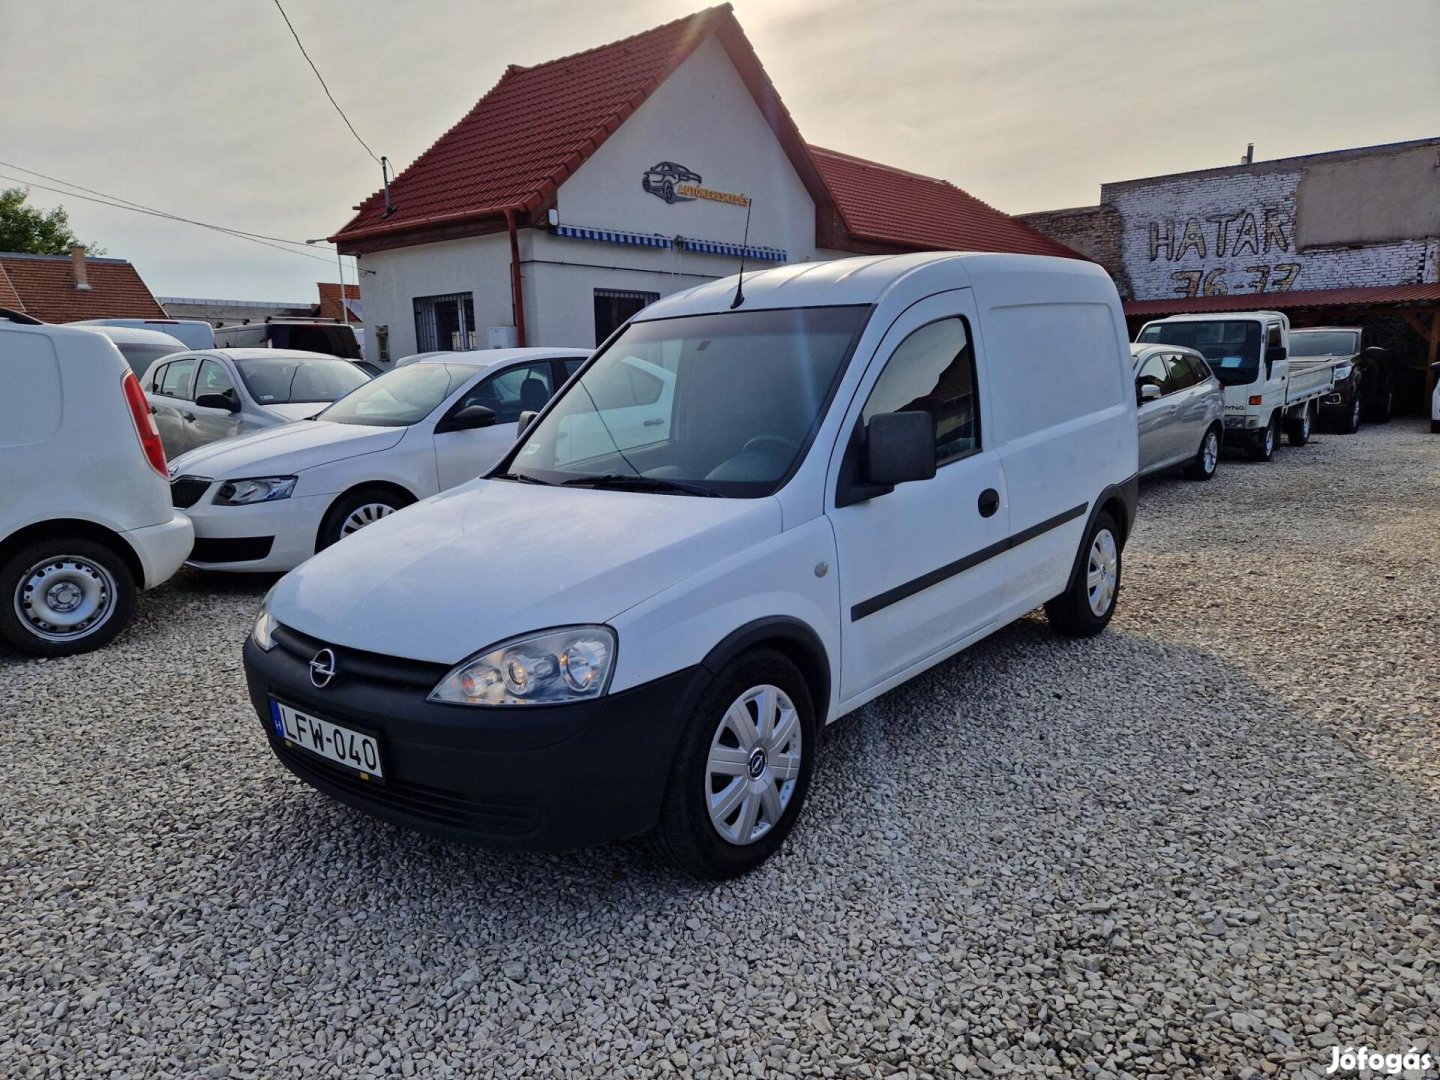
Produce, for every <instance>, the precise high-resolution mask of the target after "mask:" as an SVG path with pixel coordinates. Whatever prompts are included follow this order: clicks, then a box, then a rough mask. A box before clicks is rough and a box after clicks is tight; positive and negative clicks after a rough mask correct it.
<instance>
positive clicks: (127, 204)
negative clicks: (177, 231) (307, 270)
mask: <svg viewBox="0 0 1440 1080" xmlns="http://www.w3.org/2000/svg"><path fill="white" fill-rule="evenodd" d="M0 168H6V169H17V170H19V171H20V172H23V173H29V174H30V175H31V176H38V177H40V179H42V180H49V181H51V182H52V183H56V184H63V185H64V186H65V187H67V188H75V190H76V191H88V192H89V193H90V194H91V195H99V196H100V198H101V199H108V200H111V202H110V203H109V205H112V206H113V205H115V204H117V203H123V204H124V205H123V206H119V207H117V208H118V209H120V210H139V211H141V212H143V213H146V214H154V215H156V216H157V217H164V218H170V219H171V220H173V221H183V222H185V223H186V224H187V225H199V226H200V227H201V228H203V229H216V230H218V231H220V232H224V233H230V234H231V235H232V236H239V237H243V238H244V239H246V240H270V241H272V242H274V243H276V244H293V245H295V246H296V247H303V248H308V247H309V246H310V245H309V244H306V243H305V242H304V241H301V240H287V239H285V238H284V237H283V236H267V235H266V234H265V233H253V232H246V231H245V230H244V229H231V228H228V227H226V226H224V225H212V224H210V223H209V222H208V221H196V220H194V219H193V218H187V217H181V216H180V215H178V214H171V213H169V212H168V211H165V210H157V209H155V207H153V206H146V205H145V204H144V203H137V202H135V201H134V200H133V199H125V198H122V197H121V196H119V195H111V194H110V193H109V192H108V191H97V190H96V189H95V188H88V187H86V186H85V185H84V184H74V183H71V182H70V181H69V180H61V179H60V178H59V177H58V176H48V175H46V174H45V173H42V172H39V171H38V170H36V169H27V168H25V166H24V165H16V164H15V163H14V162H12V161H0ZM8 179H9V180H10V181H11V182H12V183H17V184H26V185H28V186H30V187H38V188H39V189H40V190H41V191H53V192H55V193H56V194H58V195H69V196H71V197H72V198H76V199H80V198H84V196H81V195H75V194H74V193H73V192H69V191H60V190H59V189H58V188H52V187H46V186H45V185H44V184H37V183H35V181H33V180H21V179H19V178H18V177H9V178H8ZM88 201H89V202H96V201H97V200H95V199H90V200H88Z"/></svg>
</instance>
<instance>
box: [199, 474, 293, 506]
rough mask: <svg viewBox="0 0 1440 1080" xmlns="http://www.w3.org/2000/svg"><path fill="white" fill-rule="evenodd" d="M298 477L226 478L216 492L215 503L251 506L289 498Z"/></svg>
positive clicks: (219, 504)
mask: <svg viewBox="0 0 1440 1080" xmlns="http://www.w3.org/2000/svg"><path fill="white" fill-rule="evenodd" d="M296 479H297V478H296V477H294V476H256V477H252V478H250V479H248V480H226V481H225V483H223V484H221V485H220V490H219V491H217V492H215V505H216V506H249V505H250V504H251V503H262V502H274V501H275V500H276V499H288V498H289V497H290V493H291V492H292V491H294V490H295V481H296Z"/></svg>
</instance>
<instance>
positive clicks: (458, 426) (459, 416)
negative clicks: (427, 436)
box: [435, 405, 495, 434]
mask: <svg viewBox="0 0 1440 1080" xmlns="http://www.w3.org/2000/svg"><path fill="white" fill-rule="evenodd" d="M493 423H495V410H494V409H490V408H487V407H486V406H484V405H467V406H465V408H463V409H461V410H460V411H459V412H457V413H456V414H455V415H454V416H449V417H446V418H445V419H444V420H442V421H441V422H440V423H439V424H437V425H435V432H436V434H441V433H444V432H446V431H474V430H475V429H476V428H487V427H489V426H490V425H492V424H493Z"/></svg>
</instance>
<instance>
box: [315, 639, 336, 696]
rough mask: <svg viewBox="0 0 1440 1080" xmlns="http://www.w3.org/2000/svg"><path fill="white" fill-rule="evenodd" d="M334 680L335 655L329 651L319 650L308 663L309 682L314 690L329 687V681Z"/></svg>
mask: <svg viewBox="0 0 1440 1080" xmlns="http://www.w3.org/2000/svg"><path fill="white" fill-rule="evenodd" d="M333 678H335V653H334V651H333V650H331V649H321V650H320V651H319V652H317V653H316V654H315V658H314V659H313V660H311V661H310V681H311V682H312V683H313V684H314V685H315V686H316V688H323V687H326V686H329V685H330V680H331V679H333Z"/></svg>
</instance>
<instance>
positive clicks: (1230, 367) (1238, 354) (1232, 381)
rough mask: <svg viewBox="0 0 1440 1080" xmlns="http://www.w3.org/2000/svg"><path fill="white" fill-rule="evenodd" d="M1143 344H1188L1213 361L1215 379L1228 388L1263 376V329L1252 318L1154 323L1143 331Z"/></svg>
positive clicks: (1211, 364) (1141, 337)
mask: <svg viewBox="0 0 1440 1080" xmlns="http://www.w3.org/2000/svg"><path fill="white" fill-rule="evenodd" d="M1139 341H1140V343H1141V344H1143V345H1151V344H1157V345H1158V344H1163V345H1184V346H1185V347H1186V348H1189V349H1194V350H1195V351H1196V352H1198V353H1200V354H1201V355H1202V356H1204V357H1205V359H1206V360H1207V361H1209V364H1210V369H1211V370H1212V371H1214V372H1215V377H1216V378H1217V379H1219V380H1220V381H1221V382H1222V383H1224V384H1225V385H1227V386H1240V385H1244V384H1246V383H1252V382H1254V381H1255V378H1256V376H1258V375H1259V374H1260V341H1261V328H1260V324H1259V323H1258V322H1252V321H1250V320H1249V319H1236V320H1228V319H1217V320H1215V321H1214V322H1210V321H1206V322H1188V321H1184V320H1179V319H1177V320H1175V321H1174V322H1169V321H1165V322H1158V323H1151V324H1150V325H1149V326H1147V327H1145V329H1144V330H1142V331H1141V332H1140V338H1139Z"/></svg>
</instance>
